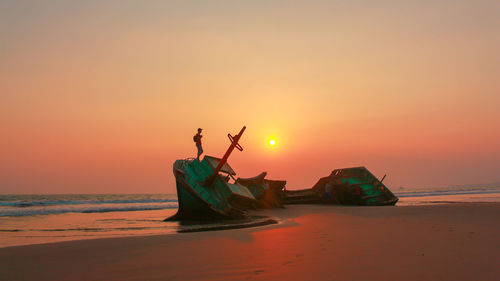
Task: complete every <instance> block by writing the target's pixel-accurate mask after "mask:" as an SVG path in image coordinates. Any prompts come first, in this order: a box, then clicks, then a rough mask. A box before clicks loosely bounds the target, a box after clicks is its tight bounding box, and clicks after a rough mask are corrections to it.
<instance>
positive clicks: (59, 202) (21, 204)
mask: <svg viewBox="0 0 500 281" xmlns="http://www.w3.org/2000/svg"><path fill="white" fill-rule="evenodd" d="M172 202H177V200H176V199H142V200H40V201H3V202H2V201H0V207H20V208H26V207H34V206H54V205H83V204H135V203H172Z"/></svg>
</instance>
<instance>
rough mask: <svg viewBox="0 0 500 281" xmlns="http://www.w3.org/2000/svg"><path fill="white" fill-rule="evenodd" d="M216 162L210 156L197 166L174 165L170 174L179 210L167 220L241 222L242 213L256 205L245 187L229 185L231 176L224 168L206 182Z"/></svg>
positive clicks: (192, 163)
mask: <svg viewBox="0 0 500 281" xmlns="http://www.w3.org/2000/svg"><path fill="white" fill-rule="evenodd" d="M218 161H220V159H218V158H215V157H211V156H205V158H204V159H203V161H201V162H198V161H197V160H177V161H175V163H174V167H173V170H174V171H173V172H174V176H175V179H176V188H177V197H178V202H179V210H178V211H177V214H175V215H174V216H172V217H170V218H168V219H167V220H203V219H224V218H227V219H229V218H241V217H243V216H244V215H245V210H246V209H248V208H249V207H251V206H252V205H254V204H256V200H255V197H254V196H253V195H252V193H251V192H250V191H249V190H248V189H247V188H246V187H245V186H243V185H240V184H238V183H230V182H229V181H230V179H231V176H232V175H234V174H235V173H234V171H233V170H232V168H231V167H230V166H229V165H227V164H225V165H224V166H223V169H221V174H219V175H218V176H217V177H216V178H215V179H214V180H213V181H210V182H208V183H207V182H206V180H207V178H208V177H209V176H210V175H212V173H213V171H214V168H215V166H216V165H217V164H218Z"/></svg>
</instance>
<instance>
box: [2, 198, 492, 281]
mask: <svg viewBox="0 0 500 281" xmlns="http://www.w3.org/2000/svg"><path fill="white" fill-rule="evenodd" d="M258 214H259V215H268V216H272V217H275V218H279V219H280V221H281V223H280V224H277V225H268V226H262V227H254V228H247V229H236V230H224V231H213V232H198V233H182V234H174V235H157V236H142V237H126V238H110V239H96V240H82V241H70V242H60V243H52V244H40V245H29V246H18V247H10V248H2V249H0V280H280V279H281V280H496V279H498V278H499V276H500V239H499V237H500V216H499V214H500V204H498V203H460V204H448V205H429V206H403V207H340V206H305V205H298V206H288V207H287V208H286V209H277V210H267V211H259V212H258Z"/></svg>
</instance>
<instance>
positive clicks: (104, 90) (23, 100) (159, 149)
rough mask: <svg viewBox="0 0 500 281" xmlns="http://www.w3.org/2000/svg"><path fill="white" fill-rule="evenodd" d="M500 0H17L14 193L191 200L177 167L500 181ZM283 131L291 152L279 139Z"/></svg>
mask: <svg viewBox="0 0 500 281" xmlns="http://www.w3.org/2000/svg"><path fill="white" fill-rule="evenodd" d="M499 15H500V2H499V1H488V0H478V1H460V0H453V1H422V0H419V1H401V0H387V1H369V0H368V1H357V0H353V1H187V0H183V1H124V0H116V1H111V0H110V1H90V0H89V1H57V0H55V1H1V2H0V193H175V180H174V176H173V174H172V164H173V162H174V161H175V160H176V159H183V158H187V157H194V156H195V155H196V147H195V145H194V142H193V140H192V137H193V135H194V134H195V133H196V129H197V128H198V127H201V128H203V129H204V130H203V135H204V137H203V147H204V150H205V152H206V153H207V155H212V156H218V157H221V156H222V155H223V154H224V152H225V150H226V148H227V147H228V145H229V140H228V139H227V133H231V134H233V135H234V134H236V133H237V132H238V131H239V130H240V129H241V127H242V126H244V125H245V126H247V130H246V131H245V133H244V135H243V137H242V139H241V145H242V146H243V148H244V150H243V151H242V152H239V151H235V152H233V154H232V155H231V157H230V159H229V163H230V164H231V166H232V167H233V168H234V169H235V170H236V172H237V173H238V175H239V176H241V177H251V176H254V175H257V174H258V173H260V172H262V171H267V172H268V177H269V178H270V179H277V180H287V182H288V184H287V188H289V189H297V188H308V187H311V186H312V185H314V184H315V183H316V182H317V180H318V179H319V178H320V177H323V176H327V175H329V174H330V172H331V171H332V170H334V169H336V168H345V167H352V166H366V167H367V168H368V169H369V170H370V171H372V173H374V174H375V175H376V176H378V177H379V178H382V176H383V175H385V174H387V177H386V179H385V181H384V183H386V185H387V186H388V187H389V188H390V189H392V190H398V189H399V188H400V187H410V188H421V187H437V186H448V185H453V184H455V185H456V184H458V185H461V184H475V183H490V182H500V52H499V50H500V16H499ZM270 138H274V139H276V145H275V146H273V147H270V146H269V145H268V141H269V139H270Z"/></svg>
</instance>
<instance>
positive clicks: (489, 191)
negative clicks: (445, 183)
mask: <svg viewBox="0 0 500 281" xmlns="http://www.w3.org/2000/svg"><path fill="white" fill-rule="evenodd" d="M494 193H500V190H498V189H481V190H436V191H408V192H404V191H403V192H394V194H395V195H396V196H398V197H427V196H443V195H467V194H494Z"/></svg>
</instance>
